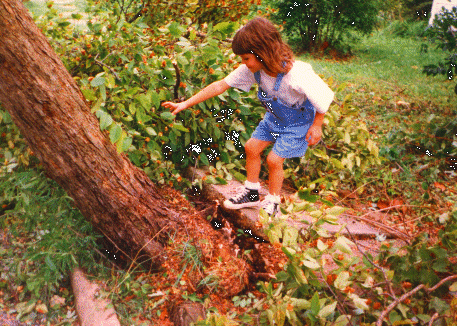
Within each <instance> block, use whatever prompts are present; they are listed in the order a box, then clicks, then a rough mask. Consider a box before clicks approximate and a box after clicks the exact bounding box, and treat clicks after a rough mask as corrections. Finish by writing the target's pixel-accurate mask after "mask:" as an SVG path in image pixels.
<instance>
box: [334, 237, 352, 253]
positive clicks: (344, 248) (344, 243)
mask: <svg viewBox="0 0 457 326" xmlns="http://www.w3.org/2000/svg"><path fill="white" fill-rule="evenodd" d="M353 244H354V243H353V242H352V241H351V240H349V239H348V238H346V237H344V236H340V237H338V239H336V241H335V248H336V249H338V250H339V251H341V252H343V253H346V254H349V255H352V249H351V245H353Z"/></svg>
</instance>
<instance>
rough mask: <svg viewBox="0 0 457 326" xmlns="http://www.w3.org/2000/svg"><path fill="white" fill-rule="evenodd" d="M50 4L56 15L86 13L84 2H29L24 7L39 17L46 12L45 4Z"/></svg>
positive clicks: (41, 0)
mask: <svg viewBox="0 0 457 326" xmlns="http://www.w3.org/2000/svg"><path fill="white" fill-rule="evenodd" d="M50 2H52V3H53V8H55V9H56V10H57V12H58V13H66V12H74V13H84V12H86V1H85V0H56V1H47V0H31V1H28V2H26V7H27V8H28V9H29V10H30V11H31V12H32V13H33V14H35V15H37V16H41V15H44V14H45V13H46V11H47V10H48V7H47V4H48V3H50Z"/></svg>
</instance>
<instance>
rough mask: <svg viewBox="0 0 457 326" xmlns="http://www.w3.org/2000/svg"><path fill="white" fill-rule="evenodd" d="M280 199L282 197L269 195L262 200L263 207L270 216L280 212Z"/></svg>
mask: <svg viewBox="0 0 457 326" xmlns="http://www.w3.org/2000/svg"><path fill="white" fill-rule="evenodd" d="M279 201H280V198H279V197H278V196H273V195H267V196H266V197H265V199H264V200H263V202H262V209H263V210H264V211H265V213H267V214H268V216H269V217H270V219H271V218H274V217H275V216H276V214H278V212H279Z"/></svg>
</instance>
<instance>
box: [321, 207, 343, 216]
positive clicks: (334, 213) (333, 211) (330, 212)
mask: <svg viewBox="0 0 457 326" xmlns="http://www.w3.org/2000/svg"><path fill="white" fill-rule="evenodd" d="M345 210H346V208H344V207H340V206H333V207H331V208H329V209H327V210H325V213H326V214H328V215H331V216H339V215H341V214H343V213H344V211H345Z"/></svg>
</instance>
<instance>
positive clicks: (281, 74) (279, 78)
mask: <svg viewBox="0 0 457 326" xmlns="http://www.w3.org/2000/svg"><path fill="white" fill-rule="evenodd" d="M283 78H284V73H282V72H281V73H279V74H278V76H277V77H276V82H275V87H274V88H273V90H274V91H275V92H277V91H279V87H280V86H281V82H282V79H283Z"/></svg>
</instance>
